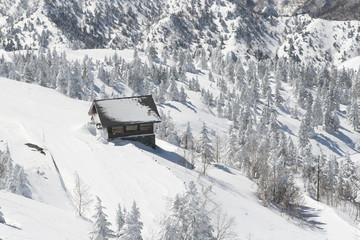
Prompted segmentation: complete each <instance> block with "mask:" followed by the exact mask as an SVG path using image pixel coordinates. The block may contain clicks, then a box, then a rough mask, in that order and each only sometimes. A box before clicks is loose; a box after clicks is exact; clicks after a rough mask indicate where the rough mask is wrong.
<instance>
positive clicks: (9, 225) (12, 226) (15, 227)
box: [0, 223, 22, 239]
mask: <svg viewBox="0 0 360 240" xmlns="http://www.w3.org/2000/svg"><path fill="white" fill-rule="evenodd" d="M4 225H6V226H8V227H11V228H14V229H17V230H22V228H20V227H17V226H15V225H11V224H7V223H6V224H4ZM0 239H1V238H0Z"/></svg>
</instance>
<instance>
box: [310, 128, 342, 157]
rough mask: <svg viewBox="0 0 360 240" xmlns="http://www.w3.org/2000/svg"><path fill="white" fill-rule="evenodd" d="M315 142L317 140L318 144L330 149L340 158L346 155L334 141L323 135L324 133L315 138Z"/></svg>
mask: <svg viewBox="0 0 360 240" xmlns="http://www.w3.org/2000/svg"><path fill="white" fill-rule="evenodd" d="M314 140H316V141H317V142H319V143H321V144H322V145H324V146H326V147H327V148H328V149H330V150H331V151H333V152H334V153H336V154H338V155H340V156H343V155H344V152H343V151H341V149H340V147H339V145H338V144H337V143H336V142H335V141H333V140H331V139H330V138H328V137H326V136H325V135H324V134H322V133H320V134H317V135H316V136H315V137H314Z"/></svg>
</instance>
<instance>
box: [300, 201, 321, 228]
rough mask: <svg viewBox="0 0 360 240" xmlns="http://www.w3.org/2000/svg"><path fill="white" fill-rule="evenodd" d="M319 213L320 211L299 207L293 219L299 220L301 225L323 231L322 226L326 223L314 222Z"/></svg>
mask: <svg viewBox="0 0 360 240" xmlns="http://www.w3.org/2000/svg"><path fill="white" fill-rule="evenodd" d="M319 213H320V210H317V209H315V208H311V207H308V206H303V205H300V206H299V208H298V211H297V213H296V216H295V218H297V219H299V220H300V221H301V223H302V224H305V226H308V227H311V228H315V229H318V230H323V227H322V226H324V225H326V223H323V222H319V221H316V220H315V218H318V217H319Z"/></svg>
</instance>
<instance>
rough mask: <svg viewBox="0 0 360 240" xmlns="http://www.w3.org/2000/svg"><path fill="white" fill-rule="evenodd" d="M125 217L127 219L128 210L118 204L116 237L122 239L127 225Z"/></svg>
mask: <svg viewBox="0 0 360 240" xmlns="http://www.w3.org/2000/svg"><path fill="white" fill-rule="evenodd" d="M125 217H126V209H125V208H123V209H122V208H121V205H120V204H118V208H117V210H116V218H115V222H116V237H120V233H121V230H122V228H123V226H124V224H125Z"/></svg>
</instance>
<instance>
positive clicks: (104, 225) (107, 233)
mask: <svg viewBox="0 0 360 240" xmlns="http://www.w3.org/2000/svg"><path fill="white" fill-rule="evenodd" d="M96 199H97V202H96V206H95V215H94V216H93V218H94V219H95V222H94V223H93V230H92V231H91V232H90V239H91V240H107V239H109V238H113V237H115V234H114V231H113V230H111V229H110V226H111V223H110V222H109V221H108V220H107V215H106V214H105V213H104V211H103V210H104V209H105V208H104V207H103V206H102V205H101V199H100V198H99V197H98V196H96Z"/></svg>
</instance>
